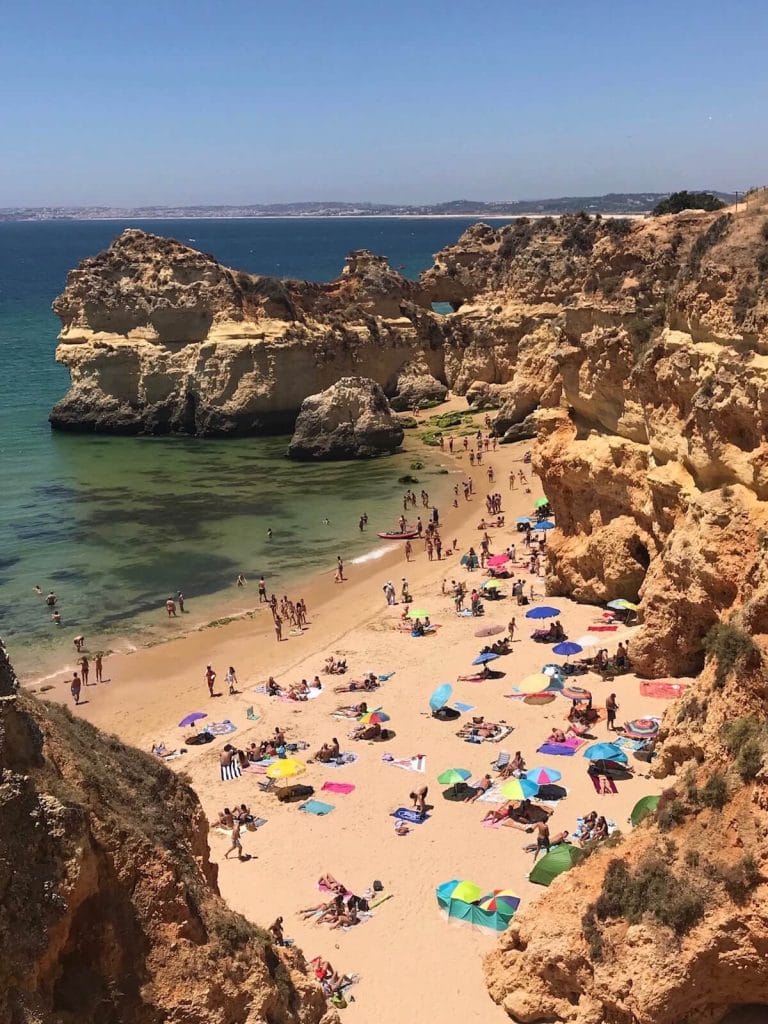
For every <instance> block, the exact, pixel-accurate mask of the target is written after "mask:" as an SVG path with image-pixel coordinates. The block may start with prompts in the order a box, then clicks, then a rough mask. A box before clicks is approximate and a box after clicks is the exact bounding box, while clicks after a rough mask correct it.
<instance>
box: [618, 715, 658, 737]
mask: <svg viewBox="0 0 768 1024" xmlns="http://www.w3.org/2000/svg"><path fill="white" fill-rule="evenodd" d="M658 731H659V723H658V722H657V720H656V719H655V718H633V719H632V721H631V722H625V723H624V732H625V733H627V735H628V736H631V737H632V738H633V739H636V740H646V739H650V737H651V736H655V735H656V733H657V732H658Z"/></svg>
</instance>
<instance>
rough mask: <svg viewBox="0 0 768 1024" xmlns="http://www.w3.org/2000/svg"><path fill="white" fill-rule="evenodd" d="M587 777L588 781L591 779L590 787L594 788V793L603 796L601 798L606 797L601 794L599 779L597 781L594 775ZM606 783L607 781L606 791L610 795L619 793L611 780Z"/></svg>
mask: <svg viewBox="0 0 768 1024" xmlns="http://www.w3.org/2000/svg"><path fill="white" fill-rule="evenodd" d="M589 777H590V779H592V785H593V786H594V789H595V792H596V793H598V794H599V795H603V796H605V795H607V794H604V793H603V789H602V783H601V781H600V779H598V777H597V776H596V775H590V776H589ZM607 781H608V789H610V791H611V793H618V792H619V791H618V789H617V788H616V783H615V782H614V781H613V779H608V780H607Z"/></svg>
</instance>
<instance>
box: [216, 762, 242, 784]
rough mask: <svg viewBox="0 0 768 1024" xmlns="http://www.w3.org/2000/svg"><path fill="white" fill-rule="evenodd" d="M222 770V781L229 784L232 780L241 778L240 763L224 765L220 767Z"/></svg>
mask: <svg viewBox="0 0 768 1024" xmlns="http://www.w3.org/2000/svg"><path fill="white" fill-rule="evenodd" d="M219 767H220V769H221V781H222V782H229V781H230V780H232V779H239V778H240V762H239V761H237V760H234V761H233V762H232V764H222V765H220V766H219Z"/></svg>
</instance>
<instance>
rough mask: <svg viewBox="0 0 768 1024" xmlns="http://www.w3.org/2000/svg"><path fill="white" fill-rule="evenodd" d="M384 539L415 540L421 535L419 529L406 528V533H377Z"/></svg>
mask: <svg viewBox="0 0 768 1024" xmlns="http://www.w3.org/2000/svg"><path fill="white" fill-rule="evenodd" d="M376 536H377V537H381V539H382V540H413V539H414V538H415V537H418V536H419V531H418V530H406V531H405V533H377V534H376Z"/></svg>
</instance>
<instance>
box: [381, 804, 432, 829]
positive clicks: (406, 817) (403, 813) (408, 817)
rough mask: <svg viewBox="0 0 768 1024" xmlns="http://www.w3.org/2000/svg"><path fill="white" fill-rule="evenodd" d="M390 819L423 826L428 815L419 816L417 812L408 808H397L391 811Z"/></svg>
mask: <svg viewBox="0 0 768 1024" xmlns="http://www.w3.org/2000/svg"><path fill="white" fill-rule="evenodd" d="M390 818H399V819H400V821H407V822H408V824H409V825H423V824H424V822H425V821H428V820H429V815H428V814H419V812H418V811H412V810H411V808H410V807H398V808H397V810H396V811H392V813H391V814H390Z"/></svg>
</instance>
